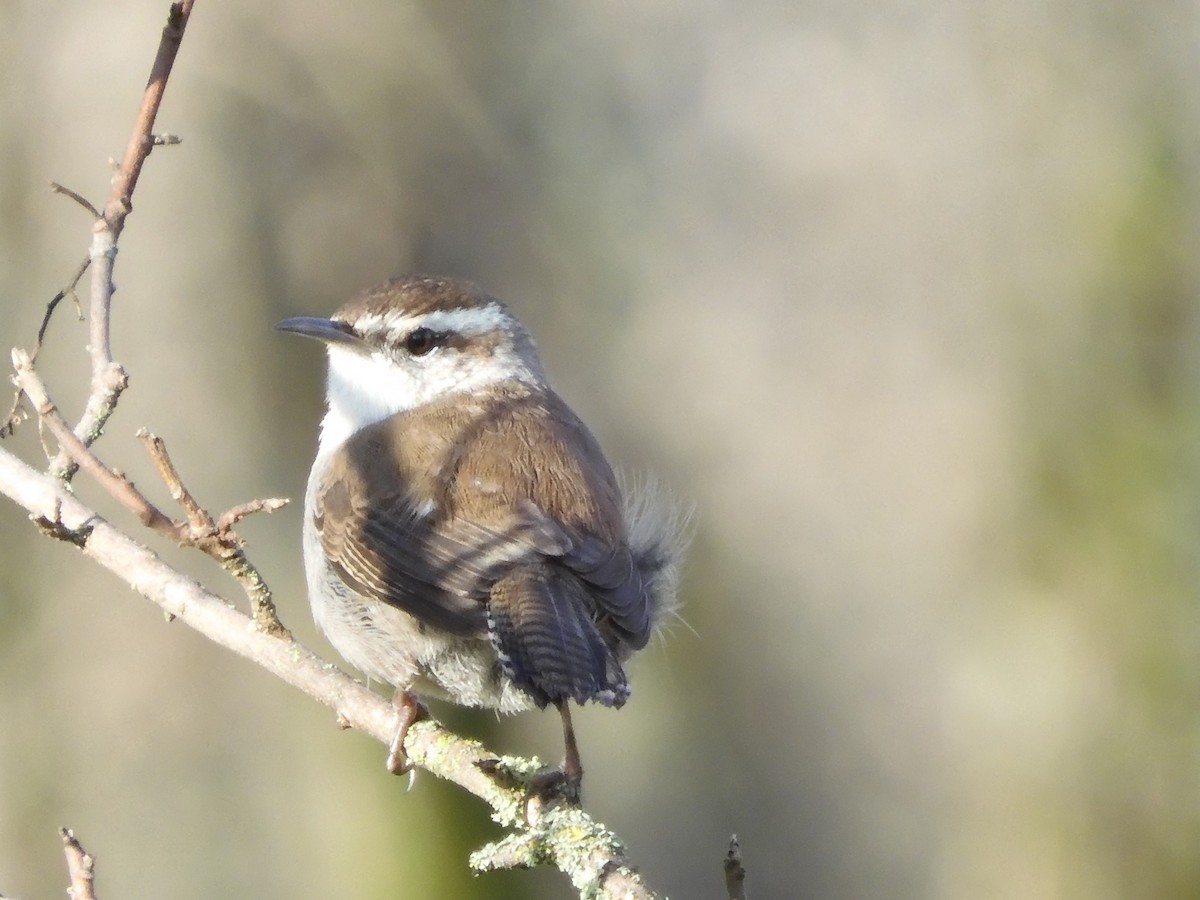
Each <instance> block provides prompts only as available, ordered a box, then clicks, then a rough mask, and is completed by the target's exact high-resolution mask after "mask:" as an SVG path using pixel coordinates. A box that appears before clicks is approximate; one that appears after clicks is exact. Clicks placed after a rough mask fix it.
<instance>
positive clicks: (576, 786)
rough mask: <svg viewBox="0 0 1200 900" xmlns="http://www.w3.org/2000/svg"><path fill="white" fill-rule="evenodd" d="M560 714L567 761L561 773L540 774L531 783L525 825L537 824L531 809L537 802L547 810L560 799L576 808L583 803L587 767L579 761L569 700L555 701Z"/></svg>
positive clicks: (526, 802) (525, 802)
mask: <svg viewBox="0 0 1200 900" xmlns="http://www.w3.org/2000/svg"><path fill="white" fill-rule="evenodd" d="M554 705H555V707H557V709H558V714H559V715H560V716H562V724H563V746H564V751H563V761H562V764H561V765H560V766H559V767H558V768H557V769H549V770H547V771H544V772H539V773H538V774H537V775H534V776H533V778H531V779H530V780H529V788H528V789H527V790H526V791H525V801H524V803H523V804H522V806H523V808H524V812H525V821H526V822H527V823H529V824H530V825H532V824H533V816H532V815H531V813H530V807H531V805H533V804H534V801H537V802H536V808H540V807H544V806H545V805H546V804H547V803H550V802H551V801H553V800H555V799H558V800H565V801H566V802H567V803H570V804H572V805H574V806H578V805H579V802H580V794H581V788H582V784H583V763H581V762H580V761H579V745H578V744H577V743H576V741H575V726H574V725H572V724H571V707H570V705H569V701H567V700H556V701H554Z"/></svg>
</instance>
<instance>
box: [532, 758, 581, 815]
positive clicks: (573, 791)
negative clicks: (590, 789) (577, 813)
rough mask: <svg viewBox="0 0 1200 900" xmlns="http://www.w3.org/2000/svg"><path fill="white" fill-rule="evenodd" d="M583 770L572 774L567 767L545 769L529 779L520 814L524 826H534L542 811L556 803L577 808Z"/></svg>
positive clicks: (579, 800) (579, 799)
mask: <svg viewBox="0 0 1200 900" xmlns="http://www.w3.org/2000/svg"><path fill="white" fill-rule="evenodd" d="M582 786H583V770H582V769H580V770H579V771H576V772H572V771H569V770H568V767H567V766H562V767H560V768H557V769H545V770H544V771H541V772H538V773H537V774H536V775H534V776H533V777H532V778H530V779H529V785H528V787H526V788H525V797H524V799H523V800H522V801H521V812H522V815H523V816H524V817H525V824H526V825H530V826H532V825H534V824H536V822H537V819H538V818H539V817H540V816H541V814H542V811H543V810H545V809H547V808H549V807H551V806H553V805H554V804H556V803H565V804H567V805H568V806H579V804H580V803H581V797H582Z"/></svg>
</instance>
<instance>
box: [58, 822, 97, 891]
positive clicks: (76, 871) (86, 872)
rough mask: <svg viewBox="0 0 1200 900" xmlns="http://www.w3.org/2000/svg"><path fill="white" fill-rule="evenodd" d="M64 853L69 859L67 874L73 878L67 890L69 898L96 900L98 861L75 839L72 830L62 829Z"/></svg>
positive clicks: (60, 830)
mask: <svg viewBox="0 0 1200 900" xmlns="http://www.w3.org/2000/svg"><path fill="white" fill-rule="evenodd" d="M58 833H59V836H60V837H62V842H63V852H64V853H65V854H66V857H67V873H68V874H69V875H70V876H71V886H70V887H69V888H67V896H68V897H70V898H71V900H96V893H95V880H96V860H94V859H93V858H92V856H91V854H90V853H88V852H87V851H86V850H84V849H83V845H82V844H81V843H79V841H78V840H76V839H75V835H74V834H72V833H71V829H70V828H60V829H59V830H58Z"/></svg>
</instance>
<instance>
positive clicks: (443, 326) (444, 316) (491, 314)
mask: <svg viewBox="0 0 1200 900" xmlns="http://www.w3.org/2000/svg"><path fill="white" fill-rule="evenodd" d="M512 321H513V320H512V316H511V315H510V314H509V312H508V310H506V309H505V308H504V307H502V306H500V304H498V303H489V304H488V305H487V306H468V307H462V308H460V309H435V310H433V311H432V312H427V313H420V314H418V315H410V314H407V313H403V312H386V313H371V314H370V315H366V316H362V317H360V318H359V319H357V320H356V321H355V322H354V326H355V328H356V329H357V330H358V332H359V333H360V334H363V335H368V334H371V333H372V332H374V333H376V334H378V333H380V332H383V333H384V334H386V335H387V336H388V337H389V338H396V337H399V336H401V335H406V334H408V333H409V332H411V331H413V330H414V329H416V328H428V329H430V330H432V331H449V332H454V333H455V334H464V335H479V334H487V333H488V332H489V331H495V330H496V329H498V328H509V327H511V326H512Z"/></svg>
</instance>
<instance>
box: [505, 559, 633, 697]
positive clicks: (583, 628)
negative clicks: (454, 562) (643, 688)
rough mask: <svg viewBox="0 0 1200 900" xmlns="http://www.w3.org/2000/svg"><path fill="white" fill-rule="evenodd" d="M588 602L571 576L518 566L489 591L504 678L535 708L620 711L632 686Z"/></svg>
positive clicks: (544, 568)
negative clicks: (589, 705) (591, 703)
mask: <svg viewBox="0 0 1200 900" xmlns="http://www.w3.org/2000/svg"><path fill="white" fill-rule="evenodd" d="M593 606H594V603H593V601H591V600H590V598H589V597H588V595H587V592H586V589H585V588H584V586H583V585H582V584H581V583H580V582H579V579H578V578H577V577H576V576H575V575H573V574H572V573H570V572H568V571H565V570H560V569H559V568H558V567H557V566H555V565H553V564H546V565H541V566H522V567H519V568H517V569H514V570H512V571H511V572H509V573H508V574H507V575H505V576H504V577H503V578H501V579H500V580H499V581H497V582H496V584H495V585H493V587H492V591H491V597H490V599H489V602H488V633H489V634H490V635H491V639H492V645H493V646H494V647H495V648H496V653H497V655H498V656H499V657H500V662H501V664H502V665H503V667H504V670H505V674H507V675H508V677H509V678H511V679H512V680H513V682H514V683H515V684H516V685H517V687H519V688H521V689H522V690H524V691H525V692H526V693H528V694H529V695H530V696H531V697H532V698H533V700H534V702H535V703H537V705H538V706H545V705H546V704H548V703H552V702H555V701H558V700H568V699H569V700H574V701H576V702H577V703H585V702H587V701H588V700H595V701H598V702H600V703H603V704H604V705H605V706H621V705H622V704H624V703H625V700H626V699H627V698H628V697H629V683H628V681H627V680H626V678H625V672H624V671H623V670H622V668H621V664H620V663H619V662H618V661H617V659H616V657H615V656H614V654H613V651H612V650H611V649H610V648H609V646H608V644H607V643H606V642H605V640H604V638H603V637H602V636H601V634H600V632H599V631H598V630H597V628H596V624H595V623H594V622H593V621H592V614H591V613H590V609H592V607H593Z"/></svg>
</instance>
